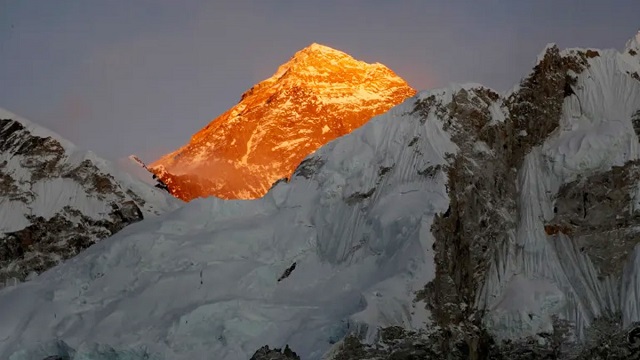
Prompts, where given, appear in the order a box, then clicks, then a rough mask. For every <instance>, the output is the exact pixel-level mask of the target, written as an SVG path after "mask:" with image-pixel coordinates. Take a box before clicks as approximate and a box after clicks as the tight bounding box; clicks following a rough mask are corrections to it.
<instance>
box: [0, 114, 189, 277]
mask: <svg viewBox="0 0 640 360" xmlns="http://www.w3.org/2000/svg"><path fill="white" fill-rule="evenodd" d="M0 141H1V142H0V283H1V284H4V283H5V281H7V280H8V279H12V278H15V279H16V280H24V279H25V278H26V277H28V276H29V275H31V274H34V273H38V272H42V271H44V270H46V269H48V268H49V267H51V266H53V265H55V264H56V263H58V262H60V261H61V260H63V259H66V258H68V257H70V256H73V255H74V254H76V253H77V252H79V251H81V250H82V249H84V248H86V247H87V246H89V245H90V244H92V243H93V242H95V241H96V240H98V239H101V238H105V237H108V236H110V235H112V234H113V233H115V232H117V231H118V230H120V229H121V228H122V227H124V226H125V225H127V224H129V223H132V222H136V221H139V220H141V219H142V218H144V217H146V216H154V215H158V214H160V213H162V212H164V211H167V210H170V209H174V208H176V207H177V206H179V201H178V200H176V199H173V198H172V197H171V196H169V195H168V194H167V193H166V192H163V191H161V190H159V189H154V188H153V187H152V186H150V185H148V184H147V183H145V182H144V181H142V180H139V179H138V178H134V177H133V176H132V175H129V174H128V173H127V172H124V171H121V170H120V169H118V168H117V167H116V166H114V165H113V164H110V163H109V162H107V161H106V160H103V159H100V158H98V157H97V156H95V155H94V154H92V153H91V152H85V151H80V150H79V149H77V148H76V147H75V146H74V145H73V144H71V143H70V142H68V141H66V140H64V139H62V138H61V137H60V136H59V135H57V134H55V133H53V132H51V131H48V130H46V129H44V128H42V127H40V126H37V125H35V124H33V123H30V122H29V121H27V120H25V119H22V118H19V117H17V116H16V115H14V114H12V113H9V112H7V111H5V110H1V109H0ZM149 178H151V176H149Z"/></svg>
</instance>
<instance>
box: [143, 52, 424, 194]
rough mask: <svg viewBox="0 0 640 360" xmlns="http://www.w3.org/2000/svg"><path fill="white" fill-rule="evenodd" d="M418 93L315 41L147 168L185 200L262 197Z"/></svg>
mask: <svg viewBox="0 0 640 360" xmlns="http://www.w3.org/2000/svg"><path fill="white" fill-rule="evenodd" d="M414 94H415V90H413V89H412V88H411V87H410V86H409V85H408V84H407V82H406V81H404V80H403V79H402V78H400V77H399V76H398V75H396V74H395V73H394V72H393V71H391V70H390V69H388V68H387V67H385V66H384V65H382V64H378V63H375V64H368V63H366V62H364V61H359V60H356V59H354V58H353V57H351V56H350V55H348V54H346V53H344V52H342V51H339V50H335V49H332V48H330V47H328V46H325V45H321V44H317V43H313V44H311V45H309V46H307V47H306V48H304V49H302V50H299V51H298V52H296V53H295V54H294V55H293V56H292V57H291V58H290V59H289V60H288V61H287V62H286V63H284V64H283V65H281V66H280V67H279V68H278V71H276V73H275V74H274V75H273V76H271V77H270V78H268V79H266V80H264V81H262V82H260V83H258V84H256V85H255V86H253V87H252V88H251V89H249V90H248V91H246V92H245V93H244V94H243V95H242V98H241V100H240V102H239V103H238V104H237V105H236V106H234V107H232V108H231V109H229V110H228V111H227V112H225V113H224V114H222V115H220V117H218V118H217V119H215V120H213V121H212V122H211V123H210V124H209V125H207V126H206V127H205V128H203V129H202V130H200V131H199V132H197V133H196V134H195V135H193V137H192V138H191V141H190V142H189V143H188V144H187V145H185V146H184V147H182V148H180V149H178V150H176V151H175V152H173V153H171V154H167V155H165V156H163V157H162V158H161V159H159V160H158V161H156V162H155V163H153V164H151V166H150V169H151V170H152V171H153V172H154V173H155V174H156V175H157V176H158V177H160V179H162V180H163V181H164V182H165V183H166V184H167V185H168V186H169V188H171V189H173V190H172V191H173V193H174V195H176V196H178V197H179V198H181V199H183V200H191V199H193V198H195V197H198V196H210V195H215V196H218V197H222V198H226V199H250V198H256V197H261V196H263V195H264V194H265V193H266V192H267V191H268V190H269V188H270V187H271V185H272V184H273V183H274V182H275V181H276V180H278V179H282V178H285V177H289V176H290V175H291V174H292V173H293V171H294V170H295V168H296V167H297V166H298V164H300V161H302V160H303V159H304V158H305V157H306V156H307V155H308V154H310V153H312V152H314V151H315V150H317V149H318V148H319V147H320V146H322V145H324V144H325V143H327V142H329V141H331V140H333V139H335V138H336V137H339V136H342V135H345V134H347V133H349V132H351V131H352V130H354V129H355V128H357V127H359V126H361V125H363V124H364V123H365V122H366V121H368V120H369V119H370V118H372V117H373V116H375V115H378V114H381V113H384V112H386V111H387V110H389V109H390V108H391V107H393V106H395V105H397V104H399V103H400V102H402V101H403V100H404V99H406V98H407V97H409V96H412V95H414Z"/></svg>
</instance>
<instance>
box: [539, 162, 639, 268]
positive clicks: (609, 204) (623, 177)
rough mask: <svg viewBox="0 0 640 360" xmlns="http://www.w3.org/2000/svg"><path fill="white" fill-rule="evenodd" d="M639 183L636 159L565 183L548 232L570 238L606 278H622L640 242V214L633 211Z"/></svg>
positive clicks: (558, 196)
mask: <svg viewBox="0 0 640 360" xmlns="http://www.w3.org/2000/svg"><path fill="white" fill-rule="evenodd" d="M639 183H640V161H637V160H636V161H630V162H628V163H626V164H625V165H624V166H614V167H613V168H612V169H611V170H609V171H606V172H603V173H598V174H594V175H592V176H589V177H587V178H584V179H580V180H576V181H573V182H571V183H567V184H564V185H563V186H562V187H561V188H560V191H559V192H558V195H557V198H556V214H555V216H554V218H553V220H551V222H550V223H549V224H548V225H547V226H546V228H545V229H546V230H547V233H548V234H549V235H555V234H558V233H563V234H565V235H568V236H570V237H571V238H573V239H574V241H576V242H577V244H578V246H579V248H580V250H581V251H582V252H585V253H587V254H588V255H589V258H590V259H591V261H592V262H593V263H594V265H595V266H596V267H597V268H598V270H599V271H600V275H601V276H602V277H605V276H609V275H614V276H615V277H619V276H620V275H621V273H622V268H623V266H624V264H625V260H626V259H627V257H628V255H629V254H630V253H631V252H632V251H633V248H634V247H635V246H636V245H637V244H638V243H640V237H639V236H638V233H637V230H635V228H636V227H637V226H640V213H639V212H637V211H635V210H636V209H634V208H633V206H634V205H633V204H634V202H637V201H640V199H634V198H632V196H633V195H632V194H634V193H635V191H634V190H635V188H636V187H637V186H638V184H639ZM638 195H639V196H640V194H638Z"/></svg>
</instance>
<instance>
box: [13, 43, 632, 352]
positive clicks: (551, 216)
mask: <svg viewBox="0 0 640 360" xmlns="http://www.w3.org/2000/svg"><path fill="white" fill-rule="evenodd" d="M636 45H637V44H636ZM633 46H634V43H633V42H630V45H629V46H628V47H627V49H625V51H624V53H618V52H616V51H611V50H607V51H602V50H597V51H596V50H593V49H589V50H587V49H570V50H565V51H562V52H560V51H558V49H557V48H555V47H553V46H550V47H548V48H547V49H545V51H544V52H543V53H542V55H541V56H540V58H539V60H538V63H537V65H536V67H535V68H534V71H533V72H532V73H531V74H530V75H529V76H528V77H527V78H525V80H523V82H522V83H521V85H520V86H519V87H518V88H516V89H514V90H513V91H512V92H510V93H509V94H506V95H503V96H501V95H499V94H497V93H495V92H493V91H491V90H489V89H486V88H484V87H482V86H480V85H475V84H472V85H464V86H451V87H449V88H447V89H442V90H432V91H425V92H421V93H419V94H418V95H417V96H416V97H414V98H411V99H409V100H407V101H405V102H404V103H403V104H401V105H399V106H396V107H395V108H393V109H392V110H390V111H389V112H387V113H386V114H384V115H381V116H378V117H376V118H374V119H372V120H371V121H369V122H368V123H367V124H365V125H364V126H363V127H361V128H359V129H357V130H355V131H354V132H352V133H351V134H350V135H347V136H345V137H342V138H339V139H337V140H335V141H333V142H330V143H328V144H327V145H325V146H324V147H322V148H320V149H319V150H318V151H316V152H315V153H314V154H312V155H310V156H308V157H307V158H306V159H305V160H304V161H303V163H302V164H300V166H299V167H298V168H297V170H296V172H295V173H294V175H293V176H292V178H291V179H290V181H289V182H285V181H282V182H279V183H277V184H276V185H275V186H274V187H273V188H272V189H271V190H270V191H269V192H268V193H267V195H266V196H265V197H264V198H262V199H259V200H253V201H223V200H220V199H216V198H208V199H199V200H195V201H193V202H191V203H189V204H186V205H185V206H183V207H182V208H180V209H178V210H176V211H173V212H171V213H168V214H165V215H162V216H160V217H157V218H153V219H148V220H145V221H143V222H140V223H137V224H134V225H131V226H129V227H127V228H125V229H124V230H122V231H121V232H120V233H118V234H116V235H115V236H113V237H111V238H109V239H108V240H106V241H102V242H100V243H98V244H96V245H94V246H92V247H90V248H89V249H87V250H86V251H84V252H83V253H81V254H80V255H78V256H76V257H75V258H73V259H71V260H69V261H67V262H66V263H64V264H62V265H60V266H57V267H55V268H53V269H51V270H50V271H47V272H45V273H44V274H42V275H40V276H39V277H37V278H36V279H34V280H32V281H30V282H28V283H24V284H20V285H18V286H14V287H7V288H5V289H2V290H0V318H1V319H2V321H1V322H0V358H3V359H5V358H6V359H11V360H23V359H37V360H41V359H42V358H45V357H46V356H51V355H59V356H67V357H69V358H73V359H80V358H83V359H84V358H89V356H94V357H93V358H95V357H97V356H99V355H102V356H104V358H109V357H108V356H112V357H111V358H120V359H124V358H133V359H137V358H154V357H157V358H158V359H209V358H215V359H229V360H230V359H248V358H249V357H251V355H252V354H253V353H254V352H255V351H256V350H257V349H258V348H260V347H262V346H263V345H265V344H268V345H271V346H276V347H284V345H285V344H288V345H289V346H291V348H292V349H294V350H295V351H296V352H297V353H298V354H299V355H300V356H301V358H303V359H320V358H322V357H323V355H324V354H326V353H327V352H328V351H332V353H333V356H336V349H338V348H339V347H340V346H341V345H340V343H341V340H342V339H343V338H344V337H345V336H347V335H350V334H351V335H356V336H357V337H358V338H359V339H360V340H361V341H363V342H376V341H378V337H377V334H378V331H377V330H378V329H380V328H385V327H389V326H401V327H402V328H404V329H407V330H416V331H417V330H420V329H428V328H436V327H438V328H447V327H452V328H453V327H459V328H462V329H463V330H461V331H463V332H464V331H470V330H465V329H467V328H468V329H471V328H472V327H477V328H481V329H485V330H486V331H487V332H488V333H489V334H491V336H492V337H493V338H494V339H496V340H497V341H500V340H508V339H511V340H517V339H522V338H534V339H537V341H538V342H541V341H544V337H539V335H540V334H544V333H549V332H553V331H554V330H555V329H554V327H559V325H558V321H559V320H558V319H561V320H566V321H568V322H569V323H571V324H573V325H572V328H574V329H575V330H574V331H573V332H572V333H573V335H572V336H573V340H572V341H575V342H578V343H580V342H581V341H584V339H585V338H586V335H585V334H586V333H587V332H588V330H589V328H590V325H591V324H592V323H594V322H595V321H596V320H597V319H600V318H602V317H606V316H610V314H615V313H618V314H620V316H621V320H622V325H623V326H624V327H629V326H631V325H633V324H634V323H635V322H637V321H640V308H639V307H640V304H639V302H638V301H637V296H638V293H640V274H639V273H640V267H639V266H638V264H639V263H640V260H638V259H640V248H639V247H638V246H635V245H634V244H631V245H632V247H631V248H632V249H633V250H632V251H630V252H629V254H628V256H623V257H622V258H621V260H620V261H623V262H624V265H623V266H621V269H622V270H621V271H620V272H615V271H613V272H610V273H609V274H608V275H606V276H604V275H603V274H602V273H601V272H600V270H599V269H598V268H597V266H596V265H594V264H595V263H596V262H595V261H594V260H593V259H591V258H590V256H589V253H588V252H583V251H581V248H580V245H579V244H578V241H579V240H580V239H579V238H578V237H577V236H574V235H575V234H577V233H578V232H579V231H587V230H588V229H587V228H586V227H585V228H584V229H582V228H580V227H579V225H572V224H569V225H567V226H568V227H570V228H571V230H567V229H565V228H562V227H559V228H560V230H558V231H554V230H553V229H556V228H554V227H553V226H551V225H550V224H552V223H553V222H554V221H560V220H561V219H560V213H562V210H560V211H559V210H557V208H558V207H562V206H564V205H562V204H561V201H564V200H563V199H564V198H563V196H564V195H562V194H561V193H562V191H561V188H562V186H563V185H564V184H567V183H570V182H573V181H581V179H582V180H584V179H587V178H589V177H591V176H594V175H596V174H604V175H603V176H607V174H609V173H610V172H611V171H613V169H614V167H616V166H625V164H628V163H629V162H630V161H633V160H638V159H639V158H640V156H639V155H640V152H639V148H638V137H637V135H636V133H635V132H634V126H633V125H634V124H633V122H634V119H636V117H635V116H636V114H637V113H638V111H639V110H640V80H639V78H638V73H639V72H640V56H639V55H637V53H636V52H635V51H629V50H633ZM638 121H640V120H638ZM630 178H633V179H635V180H634V181H637V177H630ZM627 185H628V188H630V189H633V190H632V191H631V190H630V191H631V192H632V194H629V199H632V201H635V203H637V199H636V197H637V196H636V193H637V188H638V185H640V184H627ZM635 203H634V204H635ZM632 205H633V204H631V205H629V207H628V208H629V209H630V210H629V211H630V212H632V213H635V211H637V208H638V207H637V206H636V205H634V206H632ZM585 209H586V207H585ZM589 209H592V208H589ZM588 211H591V210H588ZM556 213H558V214H556ZM556 215H557V216H558V218H556ZM632 216H635V215H633V214H632ZM639 216H640V214H639ZM580 226H581V225H580ZM584 226H586V225H584ZM627 230H628V231H637V230H636V229H635V228H634V227H633V226H629V228H628V229H627ZM632 238H633V237H632ZM624 239H627V238H624ZM600 241H602V242H606V241H609V239H608V238H607V236H606V234H605V235H603V236H602V237H601V238H600ZM625 241H628V240H625ZM629 241H630V240H629ZM294 264H295V266H292V265H294ZM278 279H281V281H278ZM425 284H426V286H425ZM611 316H614V315H611ZM436 325H437V326H436ZM451 334H453V335H451ZM466 334H467V335H466V336H463V339H462V340H460V339H457V338H455V331H453V332H451V333H450V334H449V335H447V336H448V338H447V339H445V340H446V341H445V342H446V343H447V344H453V343H456V342H466V345H467V347H466V348H464V349H465V351H466V352H467V355H468V357H469V358H481V357H482V355H481V353H482V349H481V348H482V346H483V344H482V341H481V339H480V338H479V337H478V336H476V335H477V334H473V333H472V332H471V333H469V332H467V333H466ZM537 336H538V337H537ZM536 337H537V338H536ZM96 344H102V345H96ZM443 346H444V345H443ZM339 351H340V350H338V353H339ZM109 354H112V355H109ZM114 354H125V355H119V356H121V357H116V355H114ZM82 356H84V357H82ZM125 356H128V357H125Z"/></svg>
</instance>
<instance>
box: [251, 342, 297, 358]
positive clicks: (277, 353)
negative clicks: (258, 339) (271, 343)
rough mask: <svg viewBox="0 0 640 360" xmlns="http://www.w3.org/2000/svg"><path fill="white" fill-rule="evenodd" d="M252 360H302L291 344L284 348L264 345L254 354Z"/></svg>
mask: <svg viewBox="0 0 640 360" xmlns="http://www.w3.org/2000/svg"><path fill="white" fill-rule="evenodd" d="M250 360H300V356H298V355H297V354H296V353H295V352H293V351H292V350H291V349H290V348H289V345H287V346H285V348H284V349H282V350H280V349H270V348H269V347H268V346H263V347H261V348H260V349H258V351H256V352H255V353H254V354H253V356H252V357H251V359H250Z"/></svg>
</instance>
